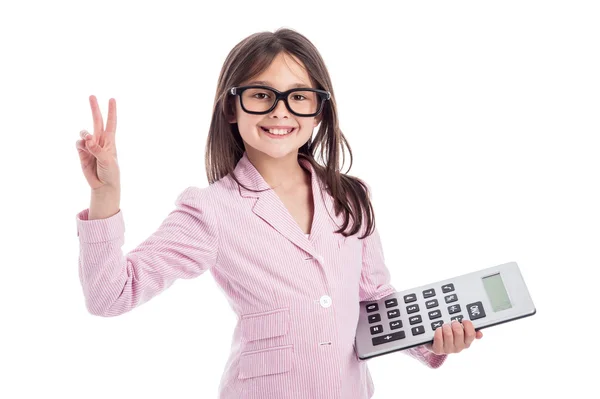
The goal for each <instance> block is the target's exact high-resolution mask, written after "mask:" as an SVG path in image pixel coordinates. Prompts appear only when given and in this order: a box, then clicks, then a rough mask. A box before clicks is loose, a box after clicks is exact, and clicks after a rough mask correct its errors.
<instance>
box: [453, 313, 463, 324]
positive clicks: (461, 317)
mask: <svg viewBox="0 0 600 399" xmlns="http://www.w3.org/2000/svg"><path fill="white" fill-rule="evenodd" d="M462 319H463V315H461V314H459V315H458V316H454V317H452V318H451V319H450V321H454V320H456V321H458V322H459V323H460V322H461V321H462Z"/></svg>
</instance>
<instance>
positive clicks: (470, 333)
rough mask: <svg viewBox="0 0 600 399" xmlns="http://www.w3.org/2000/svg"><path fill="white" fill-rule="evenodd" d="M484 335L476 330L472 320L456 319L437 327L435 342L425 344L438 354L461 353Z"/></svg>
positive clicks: (434, 335)
mask: <svg viewBox="0 0 600 399" xmlns="http://www.w3.org/2000/svg"><path fill="white" fill-rule="evenodd" d="M482 337H483V333H482V332H481V331H475V328H474V327H473V323H472V322H471V321H470V320H463V321H462V324H461V323H459V322H458V321H456V320H454V321H453V322H452V323H451V324H448V323H444V325H442V326H441V327H438V328H436V329H435V333H434V334H433V343H428V344H425V348H426V349H428V350H429V351H430V352H433V353H435V354H436V355H443V354H450V353H459V352H460V351H462V350H463V349H467V348H469V347H470V346H471V343H472V342H473V341H474V340H475V339H476V338H477V339H481V338H482Z"/></svg>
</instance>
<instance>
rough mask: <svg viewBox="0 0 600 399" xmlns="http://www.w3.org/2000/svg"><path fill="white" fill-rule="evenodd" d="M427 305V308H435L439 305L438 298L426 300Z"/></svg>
mask: <svg viewBox="0 0 600 399" xmlns="http://www.w3.org/2000/svg"><path fill="white" fill-rule="evenodd" d="M425 306H426V307H427V309H431V308H435V307H436V306H438V300H437V299H432V300H431V301H427V302H425Z"/></svg>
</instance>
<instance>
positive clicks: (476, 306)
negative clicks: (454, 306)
mask: <svg viewBox="0 0 600 399" xmlns="http://www.w3.org/2000/svg"><path fill="white" fill-rule="evenodd" d="M467 312H469V318H470V319H471V320H476V319H481V318H482V317H485V310H483V304H482V303H481V302H473V303H470V304H468V305H467Z"/></svg>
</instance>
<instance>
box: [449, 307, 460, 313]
mask: <svg viewBox="0 0 600 399" xmlns="http://www.w3.org/2000/svg"><path fill="white" fill-rule="evenodd" d="M458 312H460V305H452V306H448V313H450V314H454V313H458Z"/></svg>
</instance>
